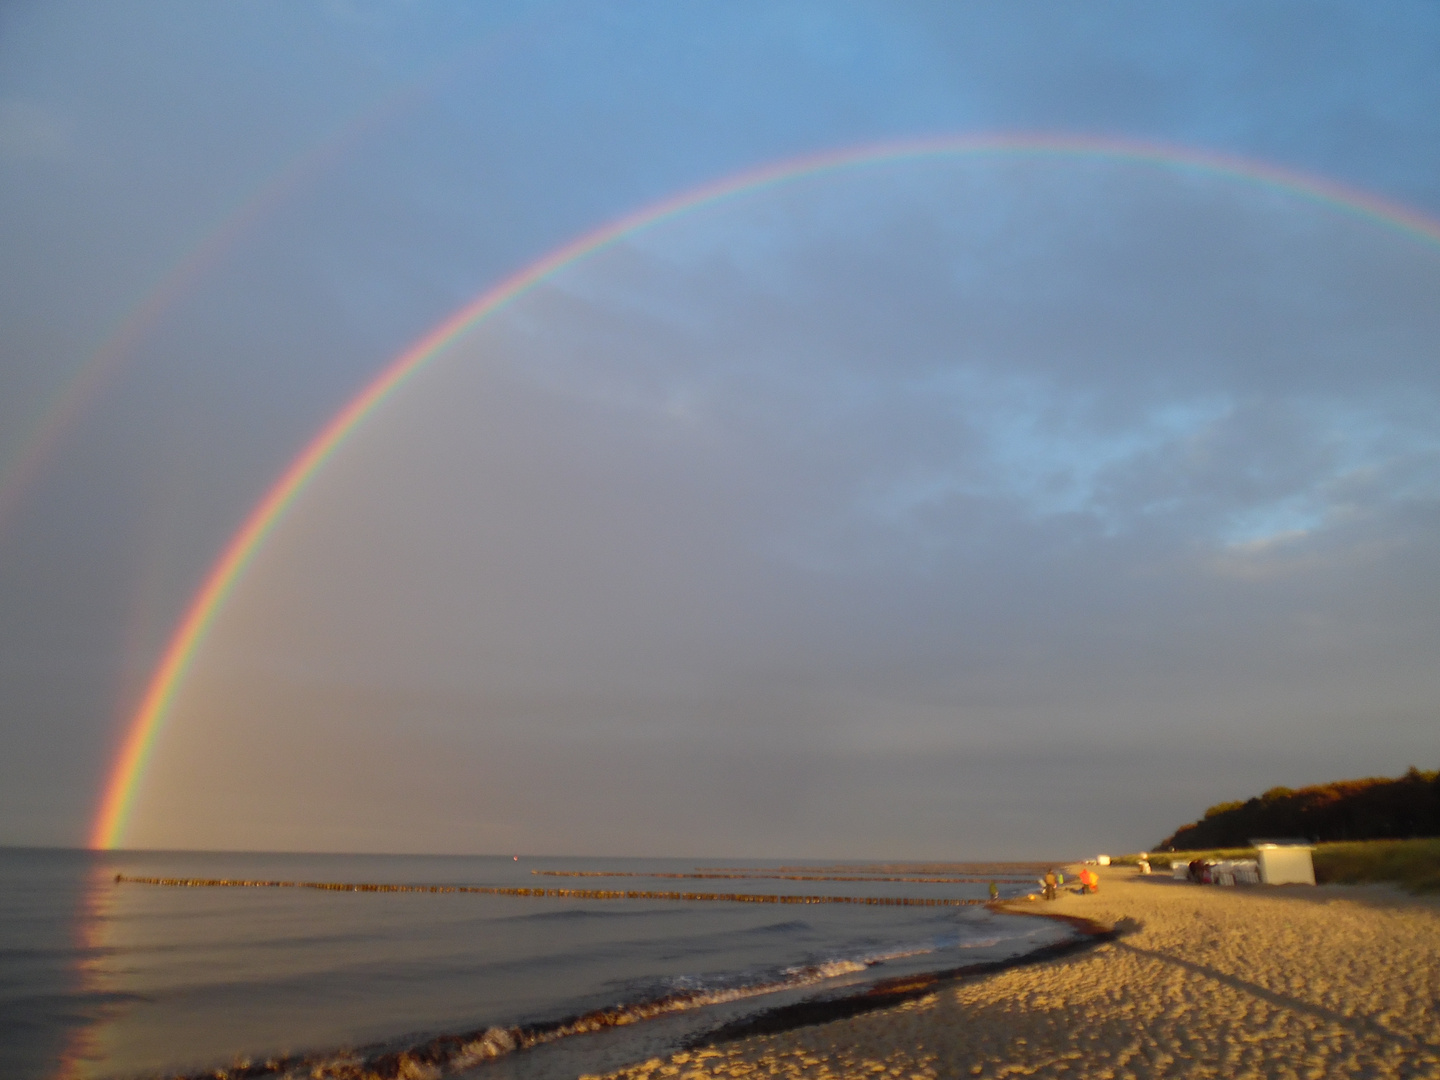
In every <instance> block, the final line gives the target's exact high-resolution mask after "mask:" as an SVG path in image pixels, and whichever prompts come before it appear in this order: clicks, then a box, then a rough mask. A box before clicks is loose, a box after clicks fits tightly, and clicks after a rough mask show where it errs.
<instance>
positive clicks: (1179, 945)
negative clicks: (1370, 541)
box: [611, 867, 1440, 1080]
mask: <svg viewBox="0 0 1440 1080" xmlns="http://www.w3.org/2000/svg"><path fill="white" fill-rule="evenodd" d="M1100 873H1101V887H1100V891H1099V893H1098V894H1096V895H1093V896H1074V895H1065V896H1063V897H1062V898H1061V899H1060V900H1058V901H1055V902H1054V903H1041V902H1037V903H1020V904H1015V905H1012V910H1021V911H1023V910H1035V911H1046V912H1053V913H1056V914H1066V915H1074V916H1081V917H1083V918H1087V919H1093V920H1096V921H1097V922H1101V923H1105V924H1108V925H1111V926H1113V927H1114V928H1115V929H1116V930H1118V931H1119V934H1120V936H1119V937H1117V938H1115V939H1114V940H1109V941H1105V942H1104V943H1102V944H1099V945H1097V946H1096V947H1094V948H1092V949H1088V950H1085V951H1083V952H1080V953H1075V954H1071V955H1069V956H1065V957H1062V958H1060V959H1055V960H1050V961H1047V962H1044V963H1039V964H1035V965H1032V966H1027V967H1020V968H1015V969H1012V970H1008V971H1003V972H1000V973H998V974H994V975H990V976H985V977H982V978H978V979H972V980H960V981H958V982H954V983H950V984H946V985H943V986H941V987H939V988H937V989H936V990H935V991H934V992H932V993H928V994H926V995H925V996H923V997H919V998H915V999H913V1000H910V1001H907V1002H905V1003H904V1004H901V1005H897V1006H894V1007H891V1008H887V1009H884V1010H880V1011H875V1012H869V1013H866V1014H864V1015H859V1016H853V1017H850V1018H848V1019H842V1020H835V1021H832V1022H829V1023H823V1024H817V1025H813V1026H809V1027H803V1028H799V1029H796V1030H792V1031H786V1032H782V1033H779V1034H774V1035H763V1036H752V1037H749V1038H745V1039H740V1040H737V1041H733V1042H726V1043H720V1044H717V1045H714V1046H712V1047H709V1048H706V1049H701V1050H696V1051H692V1052H690V1053H682V1054H677V1055H675V1056H674V1057H672V1058H670V1059H669V1060H668V1061H662V1060H660V1059H655V1060H652V1061H648V1062H645V1063H643V1064H640V1065H636V1066H633V1067H631V1068H629V1069H625V1070H622V1071H620V1072H618V1073H614V1074H611V1075H612V1076H613V1077H614V1078H616V1080H666V1078H668V1077H675V1078H676V1080H700V1078H702V1077H705V1078H708V1077H726V1078H737V1080H738V1078H741V1077H747V1078H751V1080H759V1078H762V1077H770V1076H783V1077H807V1078H835V1077H859V1076H865V1077H872V1078H874V1080H882V1078H884V1077H894V1078H903V1080H910V1078H921V1077H923V1078H929V1077H968V1076H979V1077H1001V1076H1042V1077H1051V1076H1054V1077H1059V1076H1065V1077H1080V1076H1084V1077H1106V1078H1110V1077H1115V1078H1126V1077H1151V1076H1167V1077H1168V1076H1186V1077H1189V1076H1194V1077H1307V1078H1319V1077H1331V1076H1364V1077H1390V1076H1395V1077H1440V902H1437V900H1436V899H1434V898H1423V899H1417V898H1413V897H1409V896H1406V895H1405V894H1403V893H1400V892H1398V891H1393V890H1390V889H1386V888H1354V887H1345V886H1322V887H1319V888H1312V887H1305V886H1287V887H1283V888H1263V887H1252V888H1233V889H1225V888H1219V887H1214V886H1197V885H1189V884H1184V883H1179V882H1173V881H1171V880H1169V879H1168V878H1161V877H1158V876H1156V877H1150V878H1142V877H1140V876H1139V875H1138V874H1136V873H1135V871H1133V870H1131V869H1129V868H1120V867H1115V868H1108V869H1105V870H1102V871H1101V872H1100ZM1068 878H1069V875H1068V874H1067V880H1068Z"/></svg>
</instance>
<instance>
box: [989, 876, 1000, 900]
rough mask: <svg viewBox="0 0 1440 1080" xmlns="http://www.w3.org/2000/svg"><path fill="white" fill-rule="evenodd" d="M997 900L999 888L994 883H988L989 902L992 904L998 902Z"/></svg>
mask: <svg viewBox="0 0 1440 1080" xmlns="http://www.w3.org/2000/svg"><path fill="white" fill-rule="evenodd" d="M999 899H1000V886H999V885H996V884H995V882H993V881H992V882H990V902H991V903H992V904H993V903H994V902H995V901H996V900H999Z"/></svg>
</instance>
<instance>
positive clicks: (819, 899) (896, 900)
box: [115, 874, 988, 907]
mask: <svg viewBox="0 0 1440 1080" xmlns="http://www.w3.org/2000/svg"><path fill="white" fill-rule="evenodd" d="M115 883H116V884H117V885H119V884H127V883H128V884H133V885H165V886H171V887H175V888H186V889H321V890H325V891H329V892H371V893H473V894H480V895H482V896H527V897H537V898H544V897H550V898H554V899H560V900H686V901H702V902H703V901H711V902H719V903H731V904H864V905H870V906H878V907H975V906H980V905H984V904H986V903H988V901H986V900H957V899H950V898H946V897H917V896H799V895H789V894H786V893H710V892H666V891H660V890H652V889H550V888H527V887H525V886H505V885H392V884H376V883H369V882H352V881H261V880H254V879H242V878H166V877H134V876H131V875H129V874H116V875H115Z"/></svg>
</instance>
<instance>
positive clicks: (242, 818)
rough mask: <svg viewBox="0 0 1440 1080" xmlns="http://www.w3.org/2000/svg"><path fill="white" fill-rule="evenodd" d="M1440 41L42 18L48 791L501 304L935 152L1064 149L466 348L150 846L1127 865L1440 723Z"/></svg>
mask: <svg viewBox="0 0 1440 1080" xmlns="http://www.w3.org/2000/svg"><path fill="white" fill-rule="evenodd" d="M1437 61H1440V11H1437V10H1436V9H1435V7H1434V6H1433V5H1429V4H1419V3H1416V4H1404V3H1380V4H1374V5H1365V6H1363V7H1362V6H1360V5H1339V4H1336V5H1325V4H1309V3H1307V4H1304V5H1299V4H1295V5H1291V4H1284V3H1277V4H1271V5H1266V6H1265V7H1264V8H1263V9H1262V10H1258V11H1257V10H1256V9H1255V8H1254V7H1253V6H1251V5H1241V4H1232V5H1227V4H1213V5H1206V6H1204V7H1203V8H1201V7H1196V8H1192V9H1186V10H1180V9H1178V8H1169V7H1167V8H1164V9H1157V8H1156V7H1155V6H1154V5H1147V4H1096V5H1087V6H1086V7H1085V9H1084V10H1083V11H1078V10H1076V9H1074V8H1073V6H1071V5H1060V4H1053V5H1052V4H1040V3H1029V4H1006V5H998V4H997V5H985V4H972V5H954V4H948V3H945V4H942V3H935V4H923V3H914V4H904V5H895V4H802V3H782V4H768V3H767V4H753V5H748V4H691V5H685V6H683V7H677V6H676V5H672V4H663V3H655V4H645V3H639V4H624V5H619V4H607V3H586V4H573V3H550V4H541V3H534V4H527V3H516V4H510V5H506V4H490V5H482V6H477V5H465V4H442V3H433V4H388V3H387V4H368V3H345V2H338V0H337V2H331V3H319V2H316V3H301V4H287V5H280V4H274V5H245V6H241V5H206V6H195V5H190V4H184V3H174V4H151V3H140V4H123V5H122V4H113V5H105V4H101V5H95V4H83V5H82V4H66V3H53V2H52V3H24V2H18V3H11V4H8V5H6V6H5V7H4V8H3V9H0V229H3V242H0V280H3V282H4V287H3V288H0V380H3V381H0V843H11V844H47V845H82V844H84V843H86V842H87V839H88V838H89V837H90V836H91V834H92V828H93V821H94V819H95V815H96V813H97V808H98V806H99V802H100V798H101V792H102V790H103V789H104V786H105V784H106V782H107V779H108V778H109V776H110V775H111V773H112V772H113V768H114V762H115V760H116V757H117V753H118V748H119V747H120V746H121V744H122V742H123V739H124V736H125V733H126V732H127V730H129V729H130V728H131V727H132V726H133V721H134V718H135V715H136V711H137V709H138V708H139V706H140V702H141V699H142V698H143V696H144V694H145V691H146V689H147V686H149V685H150V684H151V682H152V680H153V678H154V673H155V671H156V668H157V665H158V664H159V663H160V661H161V658H162V657H163V655H164V654H165V651H166V648H167V644H168V643H169V642H170V641H171V640H172V639H173V637H174V635H175V634H176V631H177V626H178V624H179V623H180V620H181V619H182V617H183V616H184V614H185V613H186V611H187V609H188V608H189V606H190V604H191V602H192V599H193V597H194V596H195V594H196V592H197V590H198V589H199V588H200V587H201V585H202V583H203V581H204V580H205V578H206V575H207V572H208V570H209V569H210V568H211V567H212V566H213V565H214V564H215V562H216V560H217V558H218V557H219V556H220V554H221V552H222V551H223V550H224V549H225V547H226V545H227V542H228V541H229V539H230V538H231V537H232V536H233V535H234V534H235V533H236V531H237V530H238V529H239V528H240V527H241V526H242V525H243V524H244V522H245V521H246V520H247V519H248V518H249V517H250V515H251V512H252V509H253V508H254V507H255V506H256V505H257V504H258V503H259V502H260V501H261V499H262V498H263V497H264V496H265V494H266V492H267V491H268V490H270V489H271V488H272V485H274V483H275V482H276V479H277V478H278V477H279V476H280V475H281V474H282V473H283V472H284V471H285V469H286V467H287V464H288V463H289V462H291V461H292V460H293V459H294V458H295V457H296V455H297V454H299V453H300V452H301V451H302V450H303V449H304V448H305V446H306V445H307V444H308V443H309V442H310V440H311V439H312V438H313V437H314V436H315V435H316V433H317V432H319V431H320V430H321V429H323V428H324V427H325V425H326V424H327V423H328V422H329V421H330V419H331V418H332V417H333V416H335V415H336V414H337V413H338V412H339V411H340V410H341V409H343V408H344V407H345V405H346V403H347V402H349V401H351V400H352V399H353V398H354V397H355V396H356V395H357V394H359V393H361V392H362V391H363V390H364V389H365V388H366V387H367V386H368V385H369V384H370V383H371V381H372V380H373V379H375V378H376V377H377V376H378V375H379V374H380V373H381V372H382V371H384V370H385V369H386V368H387V366H388V365H389V364H391V362H392V361H394V360H395V358H396V357H398V356H400V355H401V354H402V353H404V352H405V350H406V349H407V348H409V347H410V346H411V345H412V344H413V343H414V342H416V341H417V340H419V339H421V338H422V337H423V336H424V335H425V334H427V333H428V332H430V331H431V330H432V329H433V328H434V327H436V326H437V325H439V324H440V323H441V322H442V321H443V320H445V319H446V318H447V317H449V316H451V315H452V314H453V313H454V312H455V311H456V310H457V309H460V308H462V307H463V306H464V305H466V304H467V303H470V302H471V301H473V300H474V299H475V298H476V297H477V296H479V295H482V294H484V293H485V292H486V291H487V290H490V289H493V288H495V287H497V286H498V285H500V284H501V283H503V282H505V281H506V280H508V279H510V278H512V277H513V276H514V275H515V274H517V273H518V272H520V271H522V270H524V268H526V267H527V266H530V265H532V264H534V263H535V262H536V261H537V260H540V259H542V258H544V257H546V256H547V255H549V254H550V253H552V252H554V251H556V250H558V249H561V248H562V247H563V246H564V245H567V244H570V243H573V242H574V241H576V240H577V239H578V238H581V237H584V236H586V235H588V234H591V233H593V232H595V231H596V230H598V229H601V228H603V227H605V226H607V225H609V224H611V223H613V222H615V221H617V220H620V219H622V218H624V217H625V216H626V215H631V214H636V213H641V212H643V211H644V210H645V209H646V208H647V207H654V206H658V205H662V204H664V203H665V202H666V201H667V200H675V199H677V198H679V197H681V196H683V195H684V193H686V192H691V191H697V190H700V189H703V188H704V187H705V186H706V185H710V184H714V183H716V182H719V181H722V180H724V179H725V178H727V177H733V176H736V175H739V174H742V173H744V172H745V171H746V170H754V169H757V168H763V167H765V166H768V165H771V164H774V163H776V162H782V161H786V160H801V159H805V158H806V157H807V156H811V155H817V154H825V153H832V152H840V151H846V150H850V149H859V148H865V147H877V146H881V145H896V144H902V143H906V142H913V141H915V140H926V139H930V140H944V139H948V140H965V139H970V140H972V141H975V140H983V139H991V140H995V139H997V138H1003V137H1009V138H1012V139H1013V140H1022V137H1023V138H1024V139H1028V140H1029V141H1028V142H1027V143H1026V145H1027V146H1029V147H1030V149H1028V150H1020V149H1009V150H1006V149H1004V148H1003V147H1002V146H1001V144H1000V143H997V142H994V141H992V143H991V144H989V145H991V149H990V150H989V151H987V152H983V153H977V152H960V151H957V150H954V149H951V150H950V151H947V152H930V153H921V154H917V153H909V154H897V153H883V152H880V151H873V152H870V153H859V154H858V155H857V156H856V157H855V158H854V160H853V161H852V162H851V163H850V164H848V165H846V166H844V167H836V168H824V169H811V170H808V171H806V170H800V171H796V172H793V173H792V175H789V176H788V178H787V179H785V180H784V181H783V182H779V183H768V184H752V185H748V186H742V187H741V188H740V189H739V190H737V191H735V192H734V193H732V194H731V195H729V196H727V197H725V198H720V199H708V200H706V199H699V200H695V201H693V204H691V205H689V206H688V208H686V209H683V210H681V211H679V212H675V213H670V214H667V215H663V216H660V217H658V218H656V219H655V220H654V221H652V222H651V223H649V224H648V225H646V226H645V227H643V228H641V229H637V230H632V231H629V232H627V233H625V234H623V235H621V236H620V237H619V238H618V239H616V240H614V241H613V242H611V243H608V244H606V245H603V246H601V247H599V248H598V249H596V250H595V251H593V252H591V253H590V254H587V255H585V256H584V257H582V258H578V259H574V260H571V261H569V262H567V263H565V264H564V265H563V266H561V267H560V268H559V269H558V270H556V271H555V272H554V273H552V274H549V275H548V276H546V277H545V278H544V279H543V280H542V281H540V282H539V283H538V284H537V285H535V286H534V287H533V288H530V289H529V290H527V291H525V292H523V293H521V294H520V295H518V296H516V297H515V298H514V299H512V300H510V301H509V302H508V303H507V304H505V305H504V306H503V307H501V308H500V309H499V310H497V311H495V312H494V313H493V314H491V315H489V316H487V317H486V318H485V319H483V320H481V321H480V322H478V323H477V324H476V325H474V326H473V327H471V328H470V329H469V330H468V331H467V332H466V333H464V334H462V335H461V336H459V337H458V338H457V339H456V340H455V341H454V342H453V343H452V344H451V345H449V346H448V347H447V348H445V349H443V350H441V351H440V352H438V353H437V354H436V355H435V356H434V357H432V358H431V359H430V360H428V361H427V362H426V363H425V364H423V365H422V366H421V367H419V368H417V369H416V370H415V371H414V372H413V373H412V374H411V375H410V376H409V377H408V378H407V379H405V380H404V381H403V383H402V384H401V385H400V386H399V387H398V388H397V389H396V390H394V391H393V392H391V393H390V394H388V395H387V396H386V397H385V398H384V400H383V401H381V402H380V404H379V405H378V406H377V407H376V408H374V409H373V410H372V411H371V412H370V413H369V414H368V415H367V416H366V418H365V419H364V420H363V421H362V422H361V423H359V424H358V425H357V426H356V427H355V428H354V430H353V431H352V432H351V433H350V434H349V435H348V436H347V437H346V438H345V439H344V440H343V441H342V442H341V443H340V445H339V446H338V447H337V448H336V450H335V451H334V453H333V454H332V455H330V457H329V458H328V459H327V460H326V462H325V463H324V464H323V465H322V467H321V468H320V469H319V470H318V471H317V472H316V473H315V475H314V476H313V477H312V478H311V479H310V481H309V482H308V483H307V484H306V485H305V486H304V488H303V490H301V492H300V493H299V494H298V496H297V497H296V498H295V499H294V501H293V502H292V503H291V504H290V506H289V508H288V509H287V510H286V512H285V513H284V514H283V515H282V516H281V517H280V519H279V520H278V521H277V522H276V524H275V526H274V528H273V529H272V530H271V531H270V532H269V533H268V535H267V536H266V538H265V540H264V541H263V543H262V544H261V545H260V546H259V547H258V549H257V550H256V551H255V553H254V556H253V558H252V559H251V560H250V562H249V563H248V564H247V566H246V567H245V569H244V571H243V573H242V574H241V575H240V577H239V578H238V580H237V581H236V583H235V585H234V587H233V589H232V590H231V592H230V593H229V595H228V596H227V598H226V599H225V601H224V603H223V604H222V605H221V606H220V608H219V609H218V610H217V611H216V613H215V616H214V619H213V622H212V623H211V624H210V626H209V629H208V631H207V633H206V634H205V635H204V637H203V639H202V640H201V642H200V644H199V646H198V648H197V649H196V650H195V651H194V654H193V657H192V659H191V662H190V664H189V666H188V668H187V669H186V672H185V674H184V677H183V678H182V679H181V680H180V681H179V683H178V686H177V687H176V693H175V695H174V700H173V703H172V705H171V707H170V708H169V709H168V711H167V712H166V713H165V715H164V717H163V720H162V723H161V725H160V728H159V731H158V734H157V736H156V738H155V741H154V748H153V753H152V754H151V756H150V758H149V761H148V764H147V765H146V767H145V768H144V770H143V771H142V773H141V774H140V776H139V778H138V781H137V783H136V785H135V789H134V798H133V800H132V808H131V812H130V814H129V816H128V818H127V821H126V825H125V828H124V830H123V833H122V835H121V838H120V839H121V841H122V842H123V843H124V844H126V845H127V846H133V847H158V848H202V849H250V850H254V849H262V850H272V849H275V850H344V851H438V852H476V853H499V852H505V853H508V852H511V851H517V852H522V851H523V852H533V853H551V854H615V855H620V854H626V855H630V854H635V855H649V854H654V855H660V854H665V855H695V856H734V857H744V856H753V857H777V858H800V857H807V856H809V857H816V858H967V857H983V858H988V857H997V856H1005V855H1012V856H1017V857H1021V856H1024V857H1028V856H1032V855H1033V856H1042V855H1044V856H1050V855H1054V856H1074V855H1079V854H1087V853H1091V852H1093V851H1099V850H1135V849H1137V848H1143V847H1147V846H1149V845H1152V844H1154V843H1156V842H1157V841H1158V840H1159V839H1160V838H1162V837H1163V836H1165V835H1167V834H1168V833H1169V832H1171V831H1173V829H1174V828H1175V827H1176V826H1178V825H1181V824H1183V823H1185V822H1187V821H1190V820H1192V819H1194V818H1195V817H1197V816H1198V815H1199V814H1200V813H1201V812H1202V811H1203V810H1204V809H1205V807H1206V806H1208V805H1211V804H1213V803H1216V802H1220V801H1223V800H1227V799H1233V798H1237V797H1239V798H1243V797H1245V796H1247V795H1250V794H1254V793H1257V792H1259V791H1262V790H1265V789H1266V788H1269V787H1271V786H1274V785H1276V784H1286V785H1290V786H1299V785H1301V784H1304V783H1309V782H1323V781H1327V780H1332V779H1337V778H1341V777H1350V776H1359V775H1372V774H1378V775H1394V774H1398V773H1399V772H1401V771H1403V770H1404V769H1405V768H1406V767H1408V766H1410V765H1412V764H1413V765H1417V766H1420V767H1422V768H1434V767H1436V764H1437V763H1436V761H1435V750H1434V748H1435V746H1436V740H1435V731H1436V726H1437V715H1440V663H1437V659H1440V658H1437V656H1436V652H1437V642H1440V634H1437V630H1440V626H1437V622H1440V605H1437V603H1436V601H1437V600H1440V595H1437V593H1440V566H1437V565H1436V563H1437V555H1440V544H1437V540H1440V434H1437V433H1440V367H1437V363H1436V359H1435V358H1436V356H1437V354H1440V304H1437V303H1436V297H1437V295H1440V240H1437V237H1440V226H1435V231H1433V232H1432V234H1430V235H1426V234H1425V232H1424V229H1423V227H1416V226H1415V222H1418V221H1421V219H1425V218H1428V219H1432V220H1440V63H1437ZM1047 140H1048V144H1049V145H1055V144H1057V140H1058V141H1062V142H1066V144H1067V145H1070V146H1072V147H1074V146H1083V147H1085V148H1086V149H1084V151H1083V152H1080V151H1077V150H1074V149H1071V150H1068V151H1059V150H1053V149H1052V150H1043V149H1036V148H1037V147H1040V146H1042V145H1047ZM950 145H951V146H952V147H953V146H955V145H959V144H958V143H954V142H952V143H951V144H950ZM1122 146H1123V147H1131V148H1134V147H1143V146H1164V147H1168V148H1171V149H1169V150H1167V151H1164V152H1155V151H1145V152H1138V153H1137V152H1132V151H1129V150H1126V151H1123V152H1122V151H1121V150H1119V149H1117V148H1119V147H1122ZM997 147H999V148H997ZM1222 159H1223V160H1225V161H1231V162H1237V163H1239V164H1235V165H1233V166H1224V167H1214V166H1210V165H1204V164H1202V163H1203V162H1204V161H1219V160H1222ZM1247 162H1248V163H1254V164H1253V165H1252V164H1245V163H1247ZM1267 170H1268V172H1267ZM1281 175H1284V176H1294V177H1301V178H1309V179H1308V180H1303V181H1302V180H1297V181H1293V182H1292V181H1277V180H1276V179H1275V177H1278V176H1281ZM1266 176H1268V177H1270V179H1266V178H1265V177H1266ZM1307 185H1309V186H1308V187H1307ZM1342 189H1343V190H1344V191H1349V192H1353V193H1354V194H1353V195H1348V196H1345V197H1344V198H1341V199H1339V200H1337V199H1334V198H1318V197H1316V195H1315V193H1316V192H1317V191H1320V190H1325V191H1332V192H1333V191H1341V190H1342ZM1347 199H1348V202H1347V201H1346V200H1347ZM1367 200H1368V201H1367ZM1375 200H1379V201H1383V202H1384V203H1386V204H1389V205H1392V206H1394V207H1397V208H1399V210H1398V211H1397V213H1399V214H1400V215H1402V216H1403V215H1406V214H1408V215H1410V217H1409V218H1408V219H1406V220H1409V221H1410V222H1411V224H1410V225H1406V224H1404V223H1403V221H1400V220H1399V219H1397V217H1396V215H1395V214H1391V215H1390V216H1389V217H1388V218H1387V217H1386V215H1385V214H1384V213H1380V214H1377V213H1374V212H1370V211H1366V210H1365V209H1364V207H1365V206H1374V205H1377V204H1376V202H1375Z"/></svg>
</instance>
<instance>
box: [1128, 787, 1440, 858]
mask: <svg viewBox="0 0 1440 1080" xmlns="http://www.w3.org/2000/svg"><path fill="white" fill-rule="evenodd" d="M1416 836H1440V771H1436V772H1422V771H1420V770H1419V769H1416V768H1413V767H1412V768H1411V769H1410V770H1409V771H1408V772H1406V773H1405V774H1404V775H1403V776H1397V777H1396V778H1395V779H1393V780H1392V779H1389V778H1387V777H1383V776H1371V777H1366V778H1364V779H1361V780H1336V781H1335V782H1333V783H1329V784H1317V785H1315V786H1314V787H1303V788H1296V789H1294V790H1292V789H1290V788H1287V787H1275V788H1271V789H1270V790H1269V791H1267V792H1265V794H1263V795H1257V796H1255V797H1254V798H1250V799H1246V800H1244V801H1243V802H1224V803H1219V804H1218V805H1216V806H1212V807H1210V809H1208V810H1206V811H1205V816H1204V817H1202V818H1201V819H1200V820H1199V821H1196V822H1192V823H1191V824H1189V825H1184V826H1181V827H1180V828H1179V829H1176V830H1175V833H1174V835H1172V836H1168V837H1166V838H1165V839H1164V840H1162V841H1161V842H1160V844H1159V845H1158V847H1157V849H1156V850H1159V851H1198V850H1203V849H1206V848H1230V847H1248V846H1249V844H1250V842H1251V841H1252V840H1265V839H1304V840H1309V841H1311V842H1312V843H1326V842H1332V841H1341V840H1403V839H1408V838H1410V837H1416Z"/></svg>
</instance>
